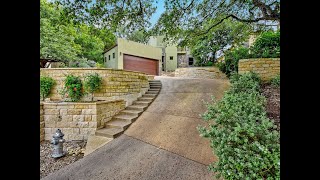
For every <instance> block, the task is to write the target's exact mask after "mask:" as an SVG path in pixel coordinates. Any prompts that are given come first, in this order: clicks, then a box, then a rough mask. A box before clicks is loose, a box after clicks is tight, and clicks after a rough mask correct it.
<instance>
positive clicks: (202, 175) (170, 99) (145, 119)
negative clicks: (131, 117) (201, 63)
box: [43, 77, 229, 180]
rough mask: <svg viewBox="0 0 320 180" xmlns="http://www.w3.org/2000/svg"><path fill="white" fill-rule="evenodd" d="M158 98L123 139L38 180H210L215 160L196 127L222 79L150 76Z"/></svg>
mask: <svg viewBox="0 0 320 180" xmlns="http://www.w3.org/2000/svg"><path fill="white" fill-rule="evenodd" d="M156 79H159V80H161V82H162V89H161V91H160V94H159V95H158V97H157V98H156V99H155V100H154V102H153V103H152V104H151V105H150V106H149V107H148V109H147V110H146V111H145V112H143V113H142V114H141V116H140V117H139V118H138V119H137V120H136V121H135V122H134V123H133V124H132V125H131V126H130V127H129V128H128V129H127V130H126V131H125V133H124V134H123V135H121V136H120V137H118V138H116V139H114V140H112V141H111V142H109V143H108V144H106V145H105V146H103V147H101V148H99V149H97V150H96V151H94V152H93V153H91V154H89V155H87V156H85V157H84V158H83V159H81V160H79V161H77V162H75V163H73V164H70V165H68V166H66V167H64V168H62V169H60V170H59V171H57V172H55V173H53V174H50V175H49V176H47V177H45V178H43V179H55V180H59V179H61V180H62V179H69V180H71V179H77V180H80V179H99V180H100V179H101V180H102V179H110V180H111V179H114V180H122V179H137V180H140V179H143V180H154V179H159V180H160V179H161V180H167V179H182V180H189V179H190V180H191V179H192V180H193V179H201V180H202V179H203V180H207V179H208V180H209V179H211V180H212V173H210V172H208V170H207V165H208V164H209V163H211V162H213V161H216V158H215V157H214V156H213V153H212V150H211V148H210V147H209V141H208V140H207V139H204V138H201V137H200V136H199V132H198V131H197V129H196V127H197V126H198V125H199V124H204V122H203V120H201V118H200V116H199V114H202V113H203V112H205V110H206V107H205V105H204V104H203V101H202V100H205V101H209V100H210V96H211V95H214V96H216V97H217V98H221V97H222V95H223V91H224V90H226V89H227V88H228V86H229V84H228V82H227V81H225V80H210V79H187V78H177V77H156Z"/></svg>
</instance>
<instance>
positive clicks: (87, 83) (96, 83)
mask: <svg viewBox="0 0 320 180" xmlns="http://www.w3.org/2000/svg"><path fill="white" fill-rule="evenodd" d="M101 84H102V78H101V77H100V76H99V74H98V73H92V74H87V75H86V76H85V80H84V88H85V90H86V91H87V92H88V93H91V101H93V93H94V92H96V91H97V90H99V89H100V86H101Z"/></svg>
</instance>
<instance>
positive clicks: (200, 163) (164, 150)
mask: <svg viewBox="0 0 320 180" xmlns="http://www.w3.org/2000/svg"><path fill="white" fill-rule="evenodd" d="M123 135H125V136H128V137H130V138H133V139H135V140H138V141H140V142H143V143H146V144H149V145H151V146H153V147H155V148H157V149H161V150H164V151H166V152H169V153H172V154H175V155H177V156H179V157H182V158H185V159H188V160H190V161H193V162H195V163H199V164H202V165H204V166H208V165H206V164H203V163H201V162H198V161H195V160H193V159H190V158H187V157H184V156H182V155H180V154H177V153H175V152H171V151H169V150H166V149H163V148H161V147H157V146H155V145H153V144H150V143H149V142H145V141H143V140H141V139H138V138H135V137H133V136H129V135H127V134H123Z"/></svg>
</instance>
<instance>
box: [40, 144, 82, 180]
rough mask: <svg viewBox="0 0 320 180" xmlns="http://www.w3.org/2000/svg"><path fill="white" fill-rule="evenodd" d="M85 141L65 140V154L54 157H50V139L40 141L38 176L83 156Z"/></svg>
mask: <svg viewBox="0 0 320 180" xmlns="http://www.w3.org/2000/svg"><path fill="white" fill-rule="evenodd" d="M86 143H87V142H86V141H69V142H65V143H63V149H64V151H67V154H66V156H64V157H61V158H58V159H54V158H52V157H51V154H52V145H51V144H50V141H42V142H41V143H40V178H43V177H45V176H47V175H48V174H50V173H53V172H55V171H58V170H59V169H61V168H63V167H64V166H67V165H69V164H71V163H74V162H76V161H77V160H79V159H81V158H83V153H84V148H85V146H86Z"/></svg>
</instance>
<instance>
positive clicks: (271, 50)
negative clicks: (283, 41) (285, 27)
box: [251, 31, 280, 58]
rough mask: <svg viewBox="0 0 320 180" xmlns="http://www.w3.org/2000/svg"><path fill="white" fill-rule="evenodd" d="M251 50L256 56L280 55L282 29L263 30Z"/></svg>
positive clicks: (275, 56) (271, 56)
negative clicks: (275, 30)
mask: <svg viewBox="0 0 320 180" xmlns="http://www.w3.org/2000/svg"><path fill="white" fill-rule="evenodd" d="M251 51H252V52H251V53H252V54H253V56H254V57H256V58H278V57H280V31H277V32H273V31H267V32H263V33H262V34H261V35H260V36H259V37H258V38H257V39H256V41H255V42H254V44H253V46H252V48H251Z"/></svg>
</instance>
